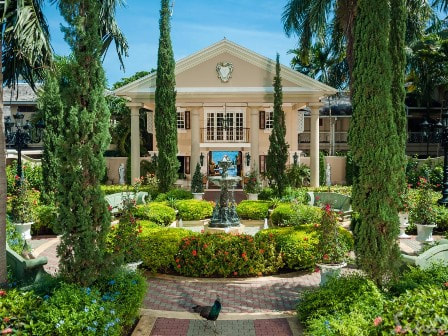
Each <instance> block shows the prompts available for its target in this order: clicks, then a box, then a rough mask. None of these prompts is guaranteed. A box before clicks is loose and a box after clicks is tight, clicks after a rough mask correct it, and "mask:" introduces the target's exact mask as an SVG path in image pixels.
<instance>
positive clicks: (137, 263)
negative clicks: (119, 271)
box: [123, 260, 143, 272]
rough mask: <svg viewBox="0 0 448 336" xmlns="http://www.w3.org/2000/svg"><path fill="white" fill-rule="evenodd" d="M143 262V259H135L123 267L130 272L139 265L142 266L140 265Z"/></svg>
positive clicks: (135, 269)
mask: <svg viewBox="0 0 448 336" xmlns="http://www.w3.org/2000/svg"><path fill="white" fill-rule="evenodd" d="M142 262H143V261H141V260H140V261H135V262H131V263H127V264H125V265H123V268H124V269H125V270H126V271H129V272H135V271H137V268H138V266H140V265H141V264H142Z"/></svg>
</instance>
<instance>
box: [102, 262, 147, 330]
mask: <svg viewBox="0 0 448 336" xmlns="http://www.w3.org/2000/svg"><path fill="white" fill-rule="evenodd" d="M97 286H98V288H99V289H100V292H101V293H102V297H101V299H102V300H103V301H106V302H113V304H114V305H115V312H116V315H117V316H118V318H119V319H120V321H121V322H120V323H121V325H122V326H124V327H131V326H132V325H133V324H134V321H135V319H136V318H137V317H138V316H139V312H140V306H141V304H142V301H143V298H144V297H145V294H146V288H147V282H146V278H145V277H144V276H143V275H142V274H140V273H139V272H128V271H125V270H123V269H119V270H117V271H116V273H115V274H112V275H111V276H110V277H108V278H105V279H102V280H100V281H99V283H98V284H97Z"/></svg>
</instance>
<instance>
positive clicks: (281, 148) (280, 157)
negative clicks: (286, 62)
mask: <svg viewBox="0 0 448 336" xmlns="http://www.w3.org/2000/svg"><path fill="white" fill-rule="evenodd" d="M282 103H283V92H282V79H281V77H280V61H279V55H278V54H277V61H276V65H275V77H274V120H273V122H274V125H273V127H272V132H271V135H270V136H269V150H268V155H267V158H266V175H267V177H268V178H269V180H270V181H271V184H272V186H273V188H274V190H275V193H276V194H277V196H279V197H281V196H282V194H283V191H284V190H285V188H286V185H287V183H288V182H287V176H286V161H287V160H288V147H289V145H288V144H287V143H286V140H285V136H286V123H285V112H284V111H283V109H282Z"/></svg>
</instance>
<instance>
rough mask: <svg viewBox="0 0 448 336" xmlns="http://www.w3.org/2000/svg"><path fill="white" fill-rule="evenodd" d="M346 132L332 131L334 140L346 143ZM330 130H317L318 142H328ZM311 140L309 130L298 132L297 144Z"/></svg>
mask: <svg viewBox="0 0 448 336" xmlns="http://www.w3.org/2000/svg"><path fill="white" fill-rule="evenodd" d="M347 135H348V133H347V132H334V142H335V143H347ZM330 137H331V133H330V132H319V142H320V143H330ZM310 142H311V132H304V133H300V134H299V144H304V143H310Z"/></svg>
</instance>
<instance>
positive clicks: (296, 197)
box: [281, 187, 308, 204]
mask: <svg viewBox="0 0 448 336" xmlns="http://www.w3.org/2000/svg"><path fill="white" fill-rule="evenodd" d="M307 191H308V190H307V189H306V188H291V187H287V188H286V189H285V191H284V192H283V195H282V198H281V199H282V201H283V202H296V203H301V204H306V203H308V195H307V193H306V192H307Z"/></svg>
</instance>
